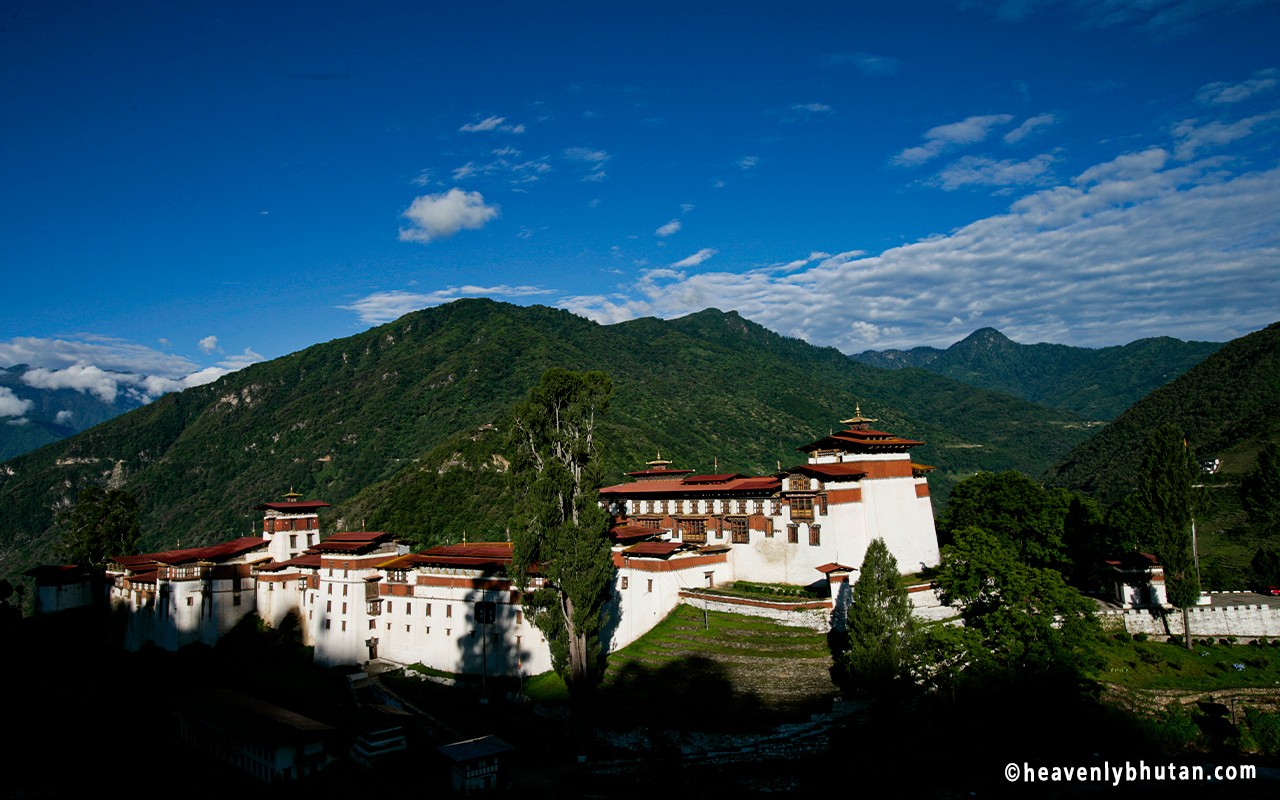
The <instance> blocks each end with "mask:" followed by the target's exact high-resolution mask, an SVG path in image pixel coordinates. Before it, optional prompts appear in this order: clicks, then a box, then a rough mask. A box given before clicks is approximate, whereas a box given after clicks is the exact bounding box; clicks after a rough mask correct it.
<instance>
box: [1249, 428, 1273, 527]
mask: <svg viewBox="0 0 1280 800" xmlns="http://www.w3.org/2000/svg"><path fill="white" fill-rule="evenodd" d="M1240 505H1242V506H1243V507H1244V510H1245V512H1246V513H1248V515H1249V520H1250V521H1251V522H1253V524H1254V525H1257V526H1259V527H1260V528H1262V530H1263V532H1265V533H1267V534H1274V533H1280V446H1277V445H1276V443H1275V442H1268V443H1267V444H1266V445H1265V446H1264V447H1263V448H1262V451H1261V452H1260V453H1258V463H1257V464H1256V465H1254V468H1253V469H1251V470H1250V471H1249V472H1248V474H1246V475H1245V476H1244V478H1243V479H1242V480H1241V481H1240Z"/></svg>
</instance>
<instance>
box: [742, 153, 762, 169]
mask: <svg viewBox="0 0 1280 800" xmlns="http://www.w3.org/2000/svg"><path fill="white" fill-rule="evenodd" d="M759 164H760V157H759V156H743V157H742V158H740V159H738V168H739V169H755V168H756V167H757V166H759Z"/></svg>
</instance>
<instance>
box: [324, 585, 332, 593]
mask: <svg viewBox="0 0 1280 800" xmlns="http://www.w3.org/2000/svg"><path fill="white" fill-rule="evenodd" d="M325 586H326V587H327V588H328V591H329V594H333V584H332V583H329V584H325Z"/></svg>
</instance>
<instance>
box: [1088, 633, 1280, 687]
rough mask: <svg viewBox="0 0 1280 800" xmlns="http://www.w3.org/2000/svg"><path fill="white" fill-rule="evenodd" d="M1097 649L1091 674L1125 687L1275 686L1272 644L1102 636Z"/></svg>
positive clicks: (1277, 671) (1279, 677) (1278, 652)
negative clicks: (1097, 665) (1192, 643)
mask: <svg viewBox="0 0 1280 800" xmlns="http://www.w3.org/2000/svg"><path fill="white" fill-rule="evenodd" d="M1098 653H1099V655H1100V656H1101V657H1102V659H1103V665H1102V668H1101V669H1100V670H1099V671H1098V672H1097V674H1096V675H1095V676H1094V677H1096V678H1097V679H1098V680H1100V681H1103V682H1105V683H1113V684H1116V685H1119V686H1124V687H1126V688H1129V689H1174V690H1181V691H1217V690H1221V689H1243V688H1258V689H1263V688H1267V689H1271V688H1274V689H1277V690H1280V646H1277V645H1272V644H1267V645H1251V644H1250V645H1244V644H1236V645H1231V644H1225V645H1224V644H1220V643H1215V644H1211V645H1205V644H1196V647H1195V649H1194V650H1187V649H1186V648H1185V647H1184V646H1182V645H1181V644H1170V643H1168V642H1166V641H1155V640H1149V641H1145V642H1143V641H1136V640H1128V641H1124V640H1123V637H1121V639H1117V638H1115V637H1114V636H1108V637H1107V638H1106V639H1105V640H1103V643H1102V645H1101V646H1100V647H1099V648H1098Z"/></svg>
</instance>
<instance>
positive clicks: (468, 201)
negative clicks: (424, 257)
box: [400, 187, 498, 244]
mask: <svg viewBox="0 0 1280 800" xmlns="http://www.w3.org/2000/svg"><path fill="white" fill-rule="evenodd" d="M402 216H403V217H405V218H406V219H408V220H409V222H410V223H411V226H410V227H408V228H401V229H400V241H402V242H421V243H422V244H427V243H428V242H432V241H434V240H436V239H445V238H448V237H450V236H452V235H454V234H455V233H457V232H458V231H460V230H463V229H464V228H465V229H467V230H476V229H478V228H481V227H484V224H485V223H486V222H488V221H489V220H491V219H493V218H494V217H496V216H498V208H497V206H489V205H485V202H484V196H483V195H481V194H480V193H479V192H464V191H463V190H461V189H459V188H457V187H454V188H453V189H450V190H449V191H447V192H444V193H443V194H428V195H423V196H421V197H418V198H415V199H414V201H413V203H412V204H411V205H410V206H409V208H408V209H407V210H406V211H405V212H404V214H403V215H402Z"/></svg>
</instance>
